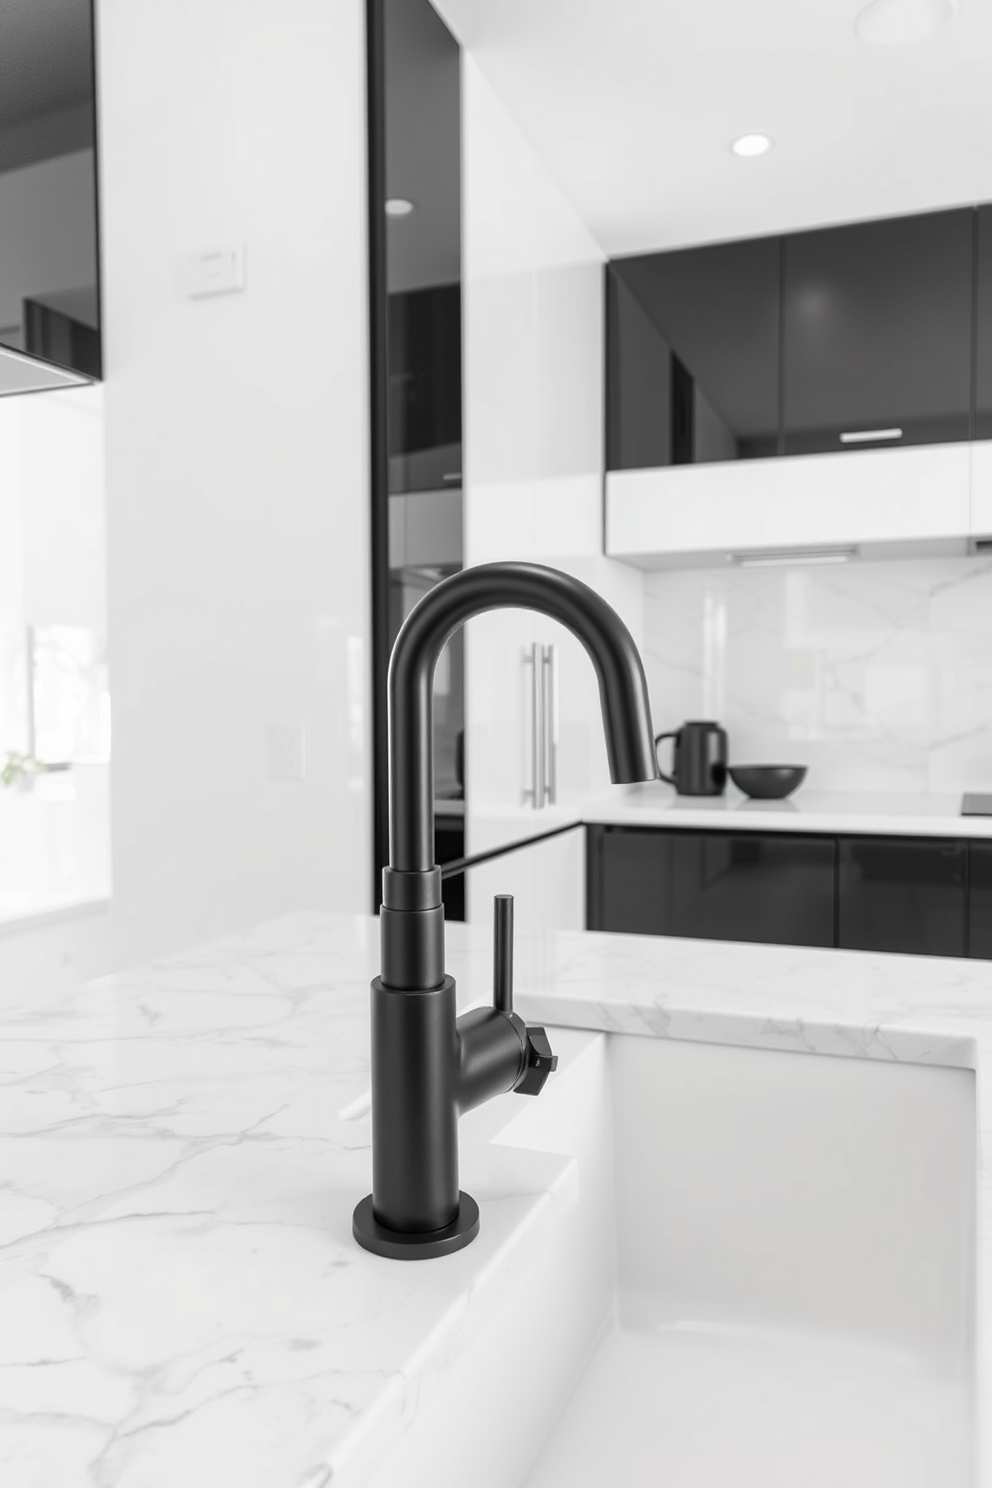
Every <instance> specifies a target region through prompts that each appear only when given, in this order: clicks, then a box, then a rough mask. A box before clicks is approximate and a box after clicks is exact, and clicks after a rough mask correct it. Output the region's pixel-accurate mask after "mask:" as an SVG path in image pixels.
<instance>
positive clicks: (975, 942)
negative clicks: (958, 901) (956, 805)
mask: <svg viewBox="0 0 992 1488" xmlns="http://www.w3.org/2000/svg"><path fill="white" fill-rule="evenodd" d="M970 867H971V872H970V876H969V877H970V882H969V894H968V955H969V956H975V957H977V958H980V959H981V960H983V961H992V842H973V843H972V844H971V864H970Z"/></svg>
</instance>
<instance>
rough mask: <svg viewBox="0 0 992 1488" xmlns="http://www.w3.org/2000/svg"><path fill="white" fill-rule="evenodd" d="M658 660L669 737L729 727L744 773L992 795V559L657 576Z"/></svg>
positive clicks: (652, 631) (830, 786)
mask: <svg viewBox="0 0 992 1488" xmlns="http://www.w3.org/2000/svg"><path fill="white" fill-rule="evenodd" d="M644 649H645V665H646V668H647V674H648V683H649V685H650V689H651V701H652V707H653V711H654V719H655V725H656V727H657V729H658V730H659V732H660V731H661V730H662V729H669V728H675V727H677V726H678V724H679V723H681V722H682V721H683V720H684V719H687V718H715V719H718V720H719V721H720V722H721V723H722V724H723V725H724V727H725V728H726V729H727V731H728V733H729V735H730V757H731V761H732V762H733V761H736V762H739V763H742V764H746V763H757V764H766V763H767V764H775V763H785V764H793V763H795V764H806V765H808V766H809V777H808V781H807V784H808V786H809V787H811V788H812V789H815V790H826V791H869V790H870V791H893V792H907V791H912V792H915V791H963V790H983V789H984V790H992V559H989V558H968V559H962V558H949V559H919V560H916V561H912V562H885V563H882V562H876V563H868V562H860V561H859V562H855V563H851V564H849V565H845V566H837V567H822V568H818V567H808V568H803V567H794V568H767V569H762V568H753V569H741V568H731V567H729V566H728V567H727V568H725V569H705V570H691V571H682V572H673V571H668V572H664V573H653V574H649V575H648V576H647V582H646V586H645V648H644ZM668 747H669V746H667V745H665V746H663V749H665V750H667V749H668ZM666 757H667V756H663V761H664V759H665V758H666Z"/></svg>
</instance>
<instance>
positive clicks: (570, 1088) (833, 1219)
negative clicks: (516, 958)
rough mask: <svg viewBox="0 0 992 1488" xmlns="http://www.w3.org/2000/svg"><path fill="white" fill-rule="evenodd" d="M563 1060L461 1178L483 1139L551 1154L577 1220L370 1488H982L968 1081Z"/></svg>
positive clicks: (842, 1064)
mask: <svg viewBox="0 0 992 1488" xmlns="http://www.w3.org/2000/svg"><path fill="white" fill-rule="evenodd" d="M552 1043H553V1045H554V1047H555V1048H556V1049H558V1050H560V1052H561V1054H562V1063H561V1067H560V1070H559V1074H558V1075H557V1076H556V1078H555V1079H554V1080H553V1081H551V1082H550V1083H549V1084H548V1086H547V1087H546V1089H545V1092H544V1095H543V1096H542V1097H541V1099H540V1100H537V1101H524V1100H522V1099H520V1098H518V1097H512V1096H511V1097H506V1098H504V1099H503V1100H502V1101H499V1102H494V1103H493V1104H492V1106H491V1108H490V1109H489V1110H488V1111H486V1110H485V1109H483V1110H482V1111H479V1112H476V1113H473V1115H472V1116H470V1117H468V1118H466V1120H465V1121H464V1122H463V1123H462V1130H463V1147H464V1150H465V1158H464V1161H463V1169H464V1179H465V1182H466V1186H467V1187H469V1188H470V1187H471V1182H470V1178H471V1173H470V1168H471V1156H470V1154H471V1144H472V1141H473V1139H474V1140H475V1141H478V1140H488V1141H494V1140H495V1141H497V1142H502V1143H506V1144H509V1145H512V1146H517V1147H535V1148H543V1149H545V1150H551V1151H559V1152H566V1153H570V1154H572V1155H573V1156H574V1157H575V1160H576V1162H577V1165H578V1177H579V1199H578V1201H577V1203H575V1204H574V1205H573V1206H572V1207H571V1208H570V1209H568V1210H567V1212H563V1213H562V1214H561V1215H560V1216H559V1218H558V1221H557V1225H556V1228H555V1229H554V1232H553V1234H552V1235H551V1237H550V1238H549V1239H546V1240H545V1241H544V1242H543V1244H541V1245H539V1246H538V1248H537V1250H536V1252H535V1251H531V1252H529V1253H528V1254H527V1256H526V1257H525V1258H524V1260H522V1261H520V1262H518V1263H517V1265H516V1268H515V1270H514V1271H513V1273H512V1274H511V1275H509V1276H508V1278H507V1280H506V1283H505V1287H506V1290H505V1305H504V1306H503V1307H502V1308H501V1309H499V1310H498V1311H497V1313H496V1314H495V1316H494V1317H493V1318H492V1319H490V1320H489V1321H488V1323H487V1324H486V1325H485V1327H484V1328H482V1329H481V1330H480V1332H479V1334H478V1336H477V1337H476V1338H475V1340H474V1341H473V1343H472V1345H471V1347H470V1348H469V1349H468V1350H467V1352H466V1355H465V1357H464V1359H462V1360H460V1361H459V1364H458V1367H457V1369H453V1370H452V1371H451V1377H450V1378H449V1379H448V1380H447V1381H446V1382H445V1384H444V1385H443V1387H442V1388H440V1389H438V1390H437V1392H436V1393H435V1394H434V1396H433V1397H432V1398H431V1399H430V1400H428V1401H426V1403H425V1404H424V1405H423V1408H422V1409H419V1410H418V1412H417V1415H416V1418H415V1420H414V1422H413V1423H412V1425H411V1428H410V1430H409V1432H408V1433H407V1435H406V1437H405V1439H404V1441H403V1443H402V1446H401V1447H400V1448H397V1449H396V1451H395V1452H394V1453H393V1454H392V1455H391V1456H390V1457H389V1458H388V1459H387V1461H386V1462H385V1463H384V1464H383V1465H382V1466H381V1467H380V1469H379V1471H378V1472H377V1473H376V1475H375V1477H374V1479H372V1480H371V1481H372V1482H374V1484H375V1485H377V1488H387V1485H388V1488H420V1485H423V1488H428V1485H430V1488H441V1485H451V1488H455V1485H457V1488H642V1485H643V1488H649V1485H650V1488H924V1485H926V1488H969V1485H971V1484H972V1482H973V1471H974V1469H973V1456H974V1453H973V1427H972V1404H973V1403H972V1392H973V1377H974V1371H973V1352H974V1350H973V1338H972V1319H973V1315H974V1289H975V1287H974V1276H975V1261H974V1249H975V1246H974V1234H975V1094H974V1075H973V1073H972V1072H971V1071H967V1070H961V1069H943V1068H934V1067H922V1066H915V1065H911V1064H895V1063H885V1062H880V1061H871V1060H859V1059H843V1058H831V1057H828V1056H821V1055H815V1054H809V1055H806V1054H795V1053H780V1052H771V1051H767V1050H757V1049H745V1048H735V1047H726V1046H720V1045H713V1044H692V1043H681V1042H675V1041H671V1040H666V1039H655V1038H647V1037H645V1038H636V1037H630V1036H626V1035H612V1034H611V1035H607V1034H601V1033H596V1034H594V1033H581V1032H576V1031H574V1030H554V1033H553V1037H552ZM483 1223H485V1213H484V1214H483ZM422 1264H426V1265H443V1264H445V1262H443V1261H441V1262H427V1263H422Z"/></svg>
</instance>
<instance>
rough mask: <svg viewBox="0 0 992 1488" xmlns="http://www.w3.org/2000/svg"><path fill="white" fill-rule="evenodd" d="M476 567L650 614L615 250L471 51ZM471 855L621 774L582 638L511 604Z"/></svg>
mask: <svg viewBox="0 0 992 1488" xmlns="http://www.w3.org/2000/svg"><path fill="white" fill-rule="evenodd" d="M463 151H464V196H463V200H464V279H463V304H464V310H463V314H464V367H465V393H464V403H465V423H464V467H463V469H464V524H465V525H464V531H465V563H466V564H467V565H471V564H477V563H488V562H495V561H499V560H506V559H516V560H527V561H533V562H539V563H545V564H548V565H549V566H551V567H557V568H564V569H566V570H568V571H570V572H572V573H575V574H576V576H577V577H580V578H583V579H585V581H586V582H588V583H591V584H592V585H593V586H594V587H595V588H596V589H598V590H599V591H600V592H601V593H603V594H604V595H605V596H606V597H607V598H608V599H610V601H611V603H613V604H615V605H616V606H617V607H618V608H620V610H621V612H622V613H623V614H624V617H625V618H626V619H628V623H632V624H633V625H634V626H635V628H636V627H639V624H640V610H641V606H642V592H641V591H642V583H643V581H642V579H641V576H640V575H639V574H637V573H636V572H634V571H633V570H631V568H630V567H629V566H628V565H626V564H618V563H615V562H612V561H608V560H606V559H604V557H603V523H602V505H603V414H602V409H603V375H604V350H603V338H604V329H603V327H604V307H603V293H604V283H603V255H602V252H601V250H600V249H599V247H598V246H597V244H596V243H595V241H594V240H593V238H592V237H591V236H590V234H589V232H588V230H587V229H586V227H585V225H584V224H583V223H582V221H581V220H580V218H579V217H578V216H577V214H576V213H575V212H574V210H573V209H572V207H571V205H570V204H569V202H568V201H567V200H566V198H565V197H564V196H563V195H562V193H561V191H560V189H559V187H558V185H557V183H556V182H555V181H554V179H553V178H552V177H551V176H550V175H549V173H548V171H547V170H546V168H545V166H544V165H543V163H542V162H541V161H540V160H539V159H538V157H537V156H536V155H535V154H534V152H533V150H532V149H531V147H530V145H529V143H528V142H527V140H526V139H525V138H524V137H523V136H522V135H521V134H520V131H519V129H518V128H517V126H516V124H515V123H514V121H513V119H512V118H511V116H510V115H509V113H508V112H507V111H506V109H505V108H504V106H503V104H502V102H501V101H500V99H499V98H498V97H497V96H496V95H495V93H494V92H493V90H492V89H491V87H490V85H489V83H488V81H487V80H486V78H485V77H484V76H483V75H482V73H481V72H480V71H479V69H478V67H477V65H476V64H475V61H474V59H473V58H472V57H471V56H470V55H466V56H465V57H464V59H463ZM535 643H536V644H538V645H554V646H555V647H556V648H557V658H558V688H557V697H558V751H557V776H558V782H559V789H558V802H557V804H556V805H555V804H550V803H549V804H546V805H544V806H543V807H542V808H541V809H540V810H535V809H534V805H533V798H532V796H531V795H530V794H529V792H530V791H531V790H532V787H533V765H532V754H533V713H534V710H533V701H532V695H533V686H532V677H533V673H532V670H531V669H530V667H529V665H528V661H527V658H528V657H529V655H530V652H531V648H532V646H533V645H534V644H535ZM465 654H466V736H465V756H466V758H465V775H466V850H467V851H468V852H469V853H475V852H480V851H483V850H485V849H488V848H491V847H494V846H498V845H499V844H501V843H505V842H509V841H513V840H518V839H520V838H523V837H527V836H529V835H532V834H533V833H535V832H538V831H546V830H547V829H548V828H549V827H551V826H553V825H554V824H555V823H556V822H558V821H566V820H571V819H574V816H575V802H576V801H577V800H580V799H587V798H588V796H589V794H590V792H591V791H596V792H598V791H599V790H601V789H602V788H603V787H605V784H606V782H607V779H608V776H607V770H606V751H605V746H604V743H603V738H602V724H601V722H600V710H599V696H598V689H597V686H596V681H595V676H594V674H593V670H592V667H591V665H590V663H589V661H588V659H587V657H586V656H585V653H584V652H583V650H582V648H581V646H579V644H578V642H576V641H575V640H574V639H573V637H572V636H571V635H570V634H568V633H567V632H566V631H564V630H563V629H562V628H561V627H560V626H557V625H555V624H554V623H553V622H551V621H548V620H545V619H544V617H543V616H540V615H536V614H532V613H527V612H521V611H513V610H501V611H498V612H496V613H495V614H491V615H484V616H481V617H480V618H478V619H476V620H473V621H472V622H470V624H469V626H468V627H467V630H466V653H465Z"/></svg>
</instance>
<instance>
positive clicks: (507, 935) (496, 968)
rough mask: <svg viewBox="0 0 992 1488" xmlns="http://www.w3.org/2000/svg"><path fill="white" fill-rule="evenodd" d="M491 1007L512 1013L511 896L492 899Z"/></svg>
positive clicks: (506, 895)
mask: <svg viewBox="0 0 992 1488" xmlns="http://www.w3.org/2000/svg"><path fill="white" fill-rule="evenodd" d="M493 1007H494V1008H495V1009H496V1011H497V1012H500V1013H512V1012H513V895H512V894H497V895H496V896H495V898H494V899H493Z"/></svg>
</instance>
